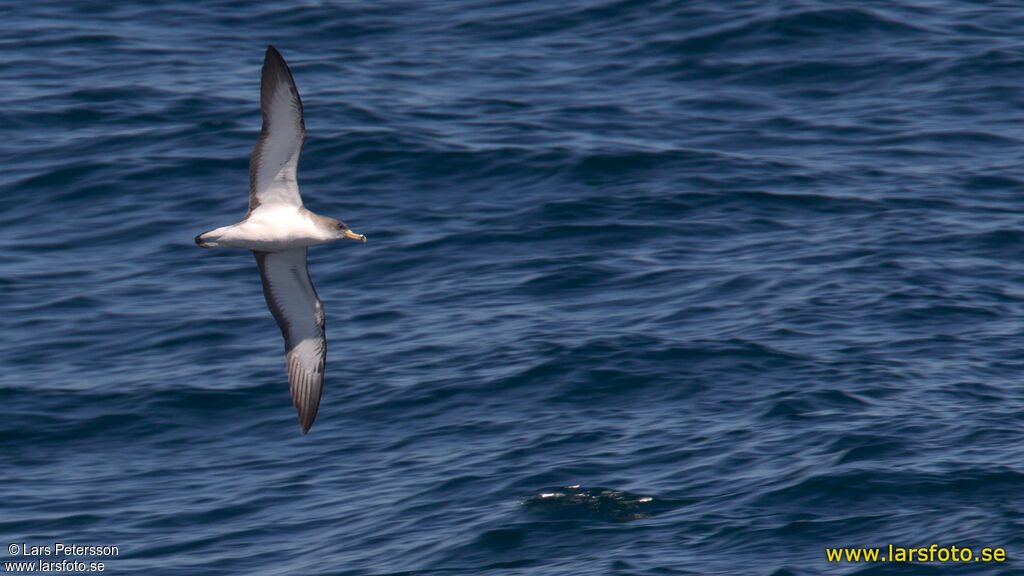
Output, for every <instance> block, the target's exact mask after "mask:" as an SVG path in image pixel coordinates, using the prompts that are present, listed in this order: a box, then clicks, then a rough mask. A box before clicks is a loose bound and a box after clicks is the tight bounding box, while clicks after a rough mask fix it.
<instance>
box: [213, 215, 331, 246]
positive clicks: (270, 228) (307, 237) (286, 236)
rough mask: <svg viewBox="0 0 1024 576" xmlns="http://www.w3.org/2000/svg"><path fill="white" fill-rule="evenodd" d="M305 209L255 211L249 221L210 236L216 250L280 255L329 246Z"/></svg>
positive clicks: (218, 230) (221, 229)
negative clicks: (285, 251)
mask: <svg viewBox="0 0 1024 576" xmlns="http://www.w3.org/2000/svg"><path fill="white" fill-rule="evenodd" d="M308 214H309V212H308V211H306V210H305V209H303V208H298V209H296V208H292V207H289V208H282V209H275V210H264V211H256V212H253V213H252V214H250V215H249V218H247V219H245V220H243V221H242V222H239V223H238V224H235V225H233V226H226V227H224V228H218V229H217V230H214V231H212V232H210V233H209V236H210V240H212V241H213V242H215V243H216V246H224V247H229V248H245V249H247V250H259V251H263V252H279V251H281V250H291V249H293V248H301V247H303V246H310V245H313V244H320V243H323V242H327V241H329V240H330V238H326V237H324V233H323V231H321V230H318V229H317V228H316V226H315V225H314V221H313V220H312V219H311V218H310V217H309V216H308Z"/></svg>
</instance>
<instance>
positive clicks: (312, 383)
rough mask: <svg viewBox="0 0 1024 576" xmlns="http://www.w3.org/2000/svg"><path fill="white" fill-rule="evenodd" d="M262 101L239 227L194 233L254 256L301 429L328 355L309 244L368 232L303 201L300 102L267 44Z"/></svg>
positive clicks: (203, 241)
mask: <svg viewBox="0 0 1024 576" xmlns="http://www.w3.org/2000/svg"><path fill="white" fill-rule="evenodd" d="M260 106H261V108H262V109H263V129H262V130H261V131H260V137H259V139H258V140H257V141H256V147H255V148H253V150H252V156H251V157H250V158H249V213H248V214H246V215H245V219H244V220H242V221H241V222H239V223H238V224H232V225H231V226H225V227H223V228H217V229H216V230H211V231H209V232H204V233H202V234H200V235H199V236H196V244H198V245H200V246H202V247H204V248H221V247H225V248H245V249H246V250H252V253H253V254H254V255H255V256H256V264H257V265H259V269H260V277H261V278H262V279H263V296H264V297H266V299H267V306H268V307H269V308H270V312H271V313H272V314H273V315H274V319H275V320H277V324H278V325H279V326H280V327H281V333H282V334H283V335H284V350H285V353H284V357H285V361H286V363H287V365H288V385H289V387H290V388H291V392H292V403H293V404H295V409H296V410H298V412H299V424H300V425H301V426H302V433H303V434H305V433H306V432H308V431H309V428H310V426H312V425H313V419H314V418H316V411H317V408H318V407H319V406H320V393H321V390H322V389H323V383H324V362H325V360H326V358H327V340H326V338H325V337H324V307H323V304H321V303H320V298H319V297H318V296H317V294H316V289H315V288H313V282H312V281H311V280H310V279H309V270H308V268H307V267H306V247H307V246H311V245H313V244H322V243H324V242H332V241H334V240H340V239H342V238H352V239H354V240H360V241H362V242H366V237H365V236H363V235H362V234H356V233H355V232H353V231H352V230H350V229H349V227H348V226H346V225H345V223H344V222H341V221H340V220H335V219H333V218H327V217H325V216H320V215H318V214H314V213H312V212H310V211H309V210H307V209H306V208H305V207H304V206H303V205H302V197H300V196H299V185H298V183H297V182H296V180H295V172H296V169H297V168H298V165H299V153H300V152H301V151H302V143H303V142H304V141H305V140H306V125H305V123H304V122H303V120H302V100H301V99H300V98H299V91H298V90H297V89H296V88H295V80H294V79H293V78H292V73H291V70H289V69H288V65H287V64H285V62H284V58H282V57H281V53H280V52H278V51H277V49H276V48H274V47H273V46H267V55H266V57H265V59H264V60H263V78H262V82H261V88H260Z"/></svg>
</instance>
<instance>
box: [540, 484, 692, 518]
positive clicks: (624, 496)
mask: <svg viewBox="0 0 1024 576" xmlns="http://www.w3.org/2000/svg"><path fill="white" fill-rule="evenodd" d="M521 504H522V505H523V506H525V507H526V508H528V509H529V510H530V511H531V512H536V513H539V514H544V515H550V516H552V517H554V518H557V519H562V520H565V519H586V518H598V519H601V520H606V521H610V522H629V521H630V520H639V519H641V518H647V517H649V516H653V515H654V514H658V513H661V512H664V511H666V510H669V509H671V508H674V507H675V506H674V505H673V503H672V502H669V501H664V500H659V499H655V498H654V497H653V496H644V495H641V494H631V493H629V492H623V491H622V490H613V489H611V488H580V486H579V485H578V484H577V485H573V486H565V487H563V488H554V489H550V490H544V491H542V492H540V493H538V494H535V495H533V496H530V497H529V498H527V499H525V500H523V501H522V503H521Z"/></svg>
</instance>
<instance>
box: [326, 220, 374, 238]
mask: <svg viewBox="0 0 1024 576" xmlns="http://www.w3.org/2000/svg"><path fill="white" fill-rule="evenodd" d="M331 224H332V225H333V227H334V233H335V234H336V236H335V237H336V238H338V239H339V240H340V239H341V238H351V239H353V240H360V241H362V242H366V236H363V235H362V234H356V233H355V232H353V231H352V230H350V229H349V227H348V226H346V225H345V223H344V222H342V221H341V220H334V219H331Z"/></svg>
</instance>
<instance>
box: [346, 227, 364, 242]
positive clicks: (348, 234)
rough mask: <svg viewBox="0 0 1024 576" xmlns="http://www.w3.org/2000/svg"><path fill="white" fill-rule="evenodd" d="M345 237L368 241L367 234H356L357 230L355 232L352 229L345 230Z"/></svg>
mask: <svg viewBox="0 0 1024 576" xmlns="http://www.w3.org/2000/svg"><path fill="white" fill-rule="evenodd" d="M345 238H351V239H353V240H360V241H362V242H364V243H365V242H366V236H363V235H362V234H356V233H355V232H353V231H351V230H345Z"/></svg>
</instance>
